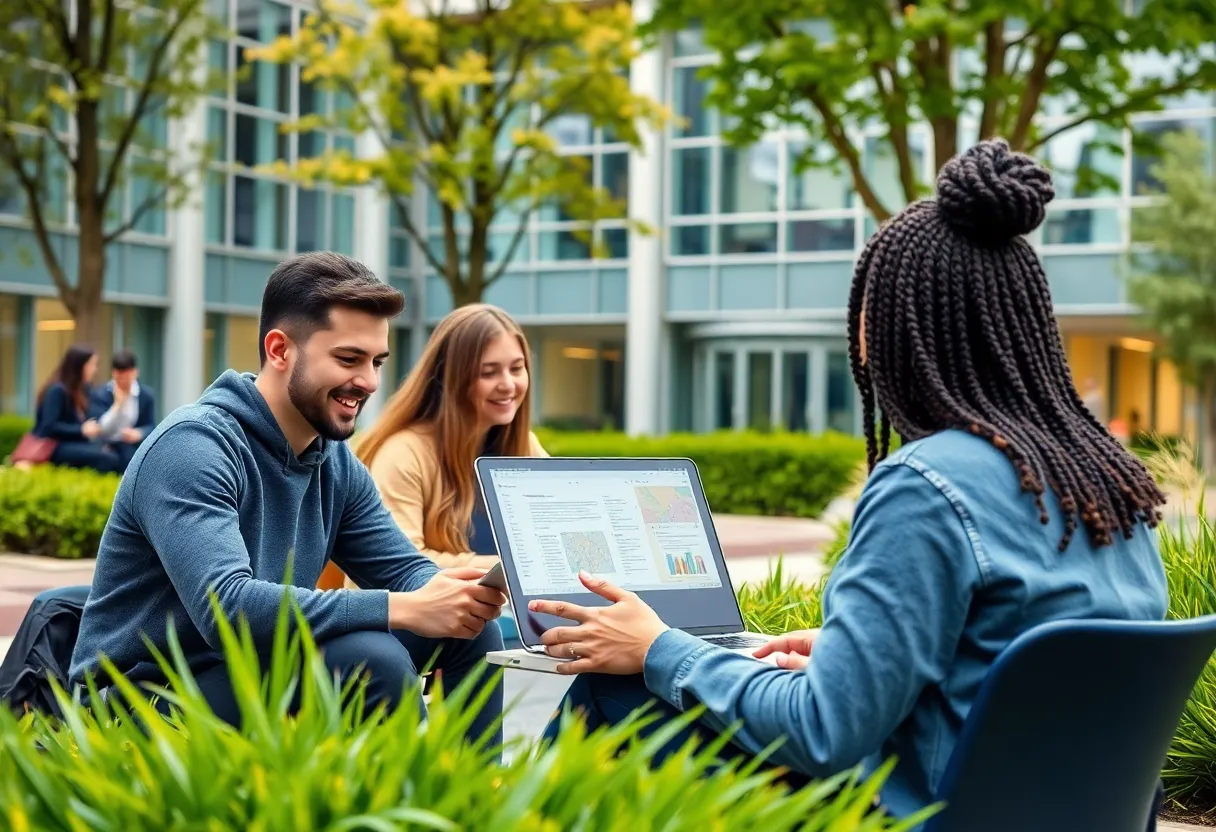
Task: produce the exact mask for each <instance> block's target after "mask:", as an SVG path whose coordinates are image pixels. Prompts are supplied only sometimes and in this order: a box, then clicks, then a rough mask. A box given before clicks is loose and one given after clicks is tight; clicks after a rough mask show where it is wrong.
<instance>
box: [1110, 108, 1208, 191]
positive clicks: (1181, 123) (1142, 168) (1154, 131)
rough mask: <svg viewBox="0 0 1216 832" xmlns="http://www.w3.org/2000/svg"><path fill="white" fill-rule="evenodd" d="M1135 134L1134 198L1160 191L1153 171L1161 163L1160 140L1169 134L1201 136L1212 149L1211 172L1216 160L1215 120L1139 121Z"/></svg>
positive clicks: (1133, 162)
mask: <svg viewBox="0 0 1216 832" xmlns="http://www.w3.org/2000/svg"><path fill="white" fill-rule="evenodd" d="M1134 129H1135V131H1136V134H1137V138H1138V140H1139V142H1138V143H1139V145H1140V147H1139V148H1138V149H1133V152H1132V183H1131V189H1132V195H1133V196H1139V195H1142V194H1146V193H1153V192H1160V190H1161V183H1160V181H1159V180H1158V179H1157V177H1156V176H1155V175H1154V174H1153V168H1154V167H1156V166H1157V165H1158V164H1159V163H1160V161H1161V153H1160V149H1161V138H1162V137H1163V136H1165V135H1166V134H1168V133H1180V132H1184V131H1185V132H1190V133H1194V134H1195V135H1197V136H1199V137H1200V138H1201V139H1203V141H1204V142H1206V143H1207V145H1208V148H1209V149H1210V154H1209V157H1208V169H1209V170H1211V169H1212V161H1213V159H1214V158H1216V117H1204V118H1167V119H1155V120H1153V121H1138V122H1136V124H1135V128H1134Z"/></svg>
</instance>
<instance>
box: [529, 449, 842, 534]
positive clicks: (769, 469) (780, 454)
mask: <svg viewBox="0 0 1216 832" xmlns="http://www.w3.org/2000/svg"><path fill="white" fill-rule="evenodd" d="M536 435H537V438H539V439H540V441H541V444H542V445H544V447H545V450H547V451H548V452H549V453H550V454H552V455H553V456H590V457H626V456H642V457H650V456H657V457H687V458H689V459H691V460H693V462H695V463H696V464H697V469H698V470H699V471H700V473H701V479H702V481H703V482H704V483H705V495H706V497H707V498H708V499H709V504H710V506H711V507H712V508H713V510H714V511H717V512H724V513H727V514H762V515H770V516H771V515H783V516H791V517H812V518H814V517H818V516H819V515H820V514H821V513H823V510H824V509H825V508H826V507H827V505H828V503H829V502H831V500H832V499H833V498H835V497H836V496H838V495H839V494H840V493H841V492H843V491H844V490H845V489H846V488H848V487H849V484H850V482H851V479H852V477H853V476H854V473H855V471H856V468H857V464H858V462H860V461H862V460H864V459H865V442H864V441H863V440H862V439H860V438H857V437H853V436H846V435H844V434H839V433H825V434H820V435H808V434H803V433H764V434H760V433H746V432H734V431H722V432H718V433H708V434H692V433H675V434H669V435H667V436H653V437H652V436H645V437H630V436H627V435H626V434H623V433H608V432H604V433H557V432H553V431H547V430H545V429H543V428H541V429H538V430H537V431H536Z"/></svg>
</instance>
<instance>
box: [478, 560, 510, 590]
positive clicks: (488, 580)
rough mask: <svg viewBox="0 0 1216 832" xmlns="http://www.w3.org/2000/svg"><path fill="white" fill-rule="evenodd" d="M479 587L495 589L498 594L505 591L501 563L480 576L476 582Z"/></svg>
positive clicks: (505, 583)
mask: <svg viewBox="0 0 1216 832" xmlns="http://www.w3.org/2000/svg"><path fill="white" fill-rule="evenodd" d="M477 583H478V584H479V585H480V586H488V587H493V588H494V589H497V590H498V591H500V592H506V591H507V576H506V574H505V573H504V572H503V571H502V561H499V562H498V563H496V564H494V568H493V569H491V570H490V571H489V572H487V573H486V574H484V575H482V576H481V580H479V581H478V582H477Z"/></svg>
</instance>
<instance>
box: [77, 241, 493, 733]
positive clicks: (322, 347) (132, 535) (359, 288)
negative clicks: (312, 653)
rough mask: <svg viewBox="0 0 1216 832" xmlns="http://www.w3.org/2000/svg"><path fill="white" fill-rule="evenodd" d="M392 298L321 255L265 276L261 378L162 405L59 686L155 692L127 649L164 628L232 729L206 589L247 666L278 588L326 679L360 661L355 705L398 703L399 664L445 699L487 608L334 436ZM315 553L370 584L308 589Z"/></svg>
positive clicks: (375, 360) (158, 678) (230, 378)
mask: <svg viewBox="0 0 1216 832" xmlns="http://www.w3.org/2000/svg"><path fill="white" fill-rule="evenodd" d="M403 305H404V298H403V297H402V295H401V293H400V292H399V291H397V290H396V289H394V288H392V287H391V286H389V285H388V284H386V283H382V282H381V281H379V280H377V279H376V277H375V275H373V274H372V273H371V272H369V271H368V270H367V269H366V268H365V267H364V266H362V265H361V264H359V263H357V262H356V261H354V260H351V259H350V258H347V257H343V256H342V255H340V254H334V253H330V252H310V253H308V254H302V255H300V256H298V257H293V258H291V259H288V260H285V261H284V262H282V263H281V264H279V266H278V267H277V268H276V269H275V271H274V273H273V274H271V275H270V279H269V281H268V282H267V284H266V289H265V293H264V294H263V298H262V314H261V324H260V330H259V349H260V352H261V358H262V366H261V370H260V371H259V372H258V374H257V375H256V376H254V375H252V374H238V373H236V372H233V371H231V370H230V371H228V372H226V373H225V374H224V375H223V376H221V377H220V378H219V379H218V380H216V381H215V383H214V384H212V385H211V387H210V388H208V389H207V390H206V391H205V392H204V393H203V395H202V398H200V399H199V401H198V402H197V403H196V404H194V405H191V406H188V407H183V408H180V409H178V410H176V411H174V412H173V413H172V414H171V415H170V416H168V417H167V418H166V419H165V420H164V421H162V422H161V423H160V424H159V425H158V426H157V427H156V429H155V430H153V431H152V433H151V434H150V435H149V436H148V438H147V439H145V440H144V442H143V443H142V445H141V446H140V448H139V450H138V452H136V454H135V457H134V459H132V461H131V466H130V467H129V468H128V469H127V472H126V475H125V476H124V477H123V480H122V483H121V485H120V486H119V488H118V494H117V496H116V497H115V500H114V508H113V510H112V512H111V514H110V518H109V520H108V522H107V523H106V528H105V533H104V534H103V535H102V540H101V548H100V551H99V552H98V554H97V567H96V570H95V572H94V575H93V586H92V590H91V592H90V594H89V600H88V604H87V605H86V607H85V609H84V615H83V618H82V620H81V622H80V636H79V639H78V641H77V643H76V648H75V651H74V653H73V655H72V663H71V669H70V672H69V679H70V682H71V684H73V685H76V684H81V683H83V682H84V679H85V674H86V673H93V674H97V673H98V671H99V662H98V654H99V653H104V654H105V655H106V656H108V657H109V659H110V660H111V661H112V662H113V663H114V664H115V666H116V667H117V668H118V670H119V671H120V672H121V673H123V674H124V675H125V676H126V677H127V678H128V679H130V680H131V681H133V682H136V683H137V684H138V683H139V682H153V683H157V684H164V679H163V675H162V674H161V672H160V669H159V668H158V667H157V665H156V662H155V661H154V658H153V654H152V652H151V650H150V649H149V647H148V644H146V643H145V637H146V638H147V639H148V640H150V642H151V643H152V644H153V645H155V647H156V648H158V649H159V650H160V652H161V653H162V654H165V655H168V635H167V629H168V626H169V625H168V623H167V622H169V621H172V626H173V627H174V629H175V631H176V635H177V639H178V641H179V642H180V644H181V646H182V650H183V652H184V653H185V656H186V658H187V660H188V662H189V664H190V668H191V670H192V671H193V674H194V676H195V679H196V681H197V684H198V687H199V688H200V689H201V691H202V694H203V696H204V697H205V698H206V699H207V701H208V702H209V703H210V704H211V707H212V709H213V710H214V711H215V713H216V714H217V716H219V717H220V718H221V719H223V720H225V721H227V722H230V723H232V724H239V721H240V718H241V715H240V711H239V709H238V706H237V702H236V698H235V696H234V694H233V690H232V684H231V682H230V679H229V670H228V667H227V664H226V663H225V661H224V655H223V653H222V644H221V641H220V635H219V629H218V627H217V623H216V620H215V616H214V614H213V612H212V606H211V602H210V599H209V597H208V596H209V592H210V591H214V592H215V594H216V596H217V598H218V603H219V606H220V609H221V614H222V615H224V616H225V617H226V618H227V619H228V620H229V621H230V622H232V623H233V624H236V623H237V622H238V620H239V618H240V617H241V616H244V617H245V618H246V619H247V620H248V623H249V627H250V630H251V632H252V635H253V640H254V644H255V647H256V649H257V650H258V651H259V652H260V653H261V654H262V655H266V654H267V653H268V652H269V650H270V648H271V645H272V644H273V641H274V635H275V629H276V622H277V618H278V614H279V607H280V604H281V602H282V599H283V596H284V595H285V594H288V593H290V594H291V595H292V596H293V597H294V599H295V601H296V602H297V603H298V605H299V607H300V609H301V611H302V612H303V614H304V616H305V618H306V619H307V621H308V624H309V626H310V628H311V630H312V634H313V636H314V638H315V639H316V641H317V643H318V647H319V648H320V651H321V653H322V655H323V656H324V661H325V663H326V664H327V665H328V666H329V667H330V668H331V670H333V671H336V672H338V673H340V674H343V675H345V674H350V673H352V672H355V671H356V669H358V668H360V667H362V668H363V671H362V672H363V673H365V674H366V675H368V676H369V677H370V682H369V685H368V688H367V704H368V707H369V708H370V707H373V706H375V705H378V704H382V703H383V704H387V705H388V706H389V707H390V708H391V707H393V706H395V705H396V704H397V703H398V702H399V701H400V699H401V697H402V696H403V695H406V694H409V693H411V692H416V691H417V689H416V688H413V687H412V685H413V682H414V681H415V680H416V678H417V674H418V669H419V668H422V667H424V666H426V665H427V664H428V663H429V662H430V661H431V660H432V659H433V658H435V654H436V653H438V657H437V664H436V667H437V668H438V669H439V670H440V671H442V672H443V674H444V677H445V682H446V683H447V685H448V686H449V689H451V688H454V687H455V686H456V685H458V684H459V683H460V682H461V681H462V679H464V678H465V677H466V676H467V675H468V674H469V673H470V672H472V671H474V670H475V669H478V668H480V666H481V665H482V664H483V663H484V660H485V655H486V653H487V652H489V651H491V650H498V649H501V647H502V636H501V634H500V633H499V629H498V624H497V622H496V620H495V619H496V618H497V617H498V615H499V611H500V608H501V606H502V604H503V603H505V601H506V598H505V596H504V595H503V594H502V593H501V592H498V591H497V590H494V589H490V588H489V587H482V586H478V585H477V580H478V579H479V578H481V577H482V576H483V575H484V574H485V570H481V569H473V568H468V567H466V568H462V569H451V570H445V571H440V570H439V569H438V568H437V567H436V566H435V564H434V563H432V562H431V561H430V560H429V559H428V558H426V557H423V556H422V555H420V554H418V551H417V549H415V548H414V545H413V544H412V543H411V542H410V540H409V538H407V537H406V536H405V535H404V534H402V533H401V530H400V529H399V528H397V524H396V523H394V522H393V519H392V517H390V516H389V513H388V511H386V510H385V508H384V505H383V504H382V503H381V501H380V495H379V494H378V493H377V492H376V486H375V485H374V484H373V483H372V480H371V477H369V476H368V473H367V469H366V468H364V467H363V466H362V465H360V464H359V462H358V461H357V460H356V459H355V458H354V456H353V455H352V454H351V452H350V448H349V447H348V446H347V445H346V442H345V440H346V439H347V438H349V437H350V435H351V434H352V432H353V431H354V429H355V420H356V418H357V417H358V415H359V411H360V410H361V409H362V407H363V404H364V402H366V401H367V397H368V396H370V395H371V394H372V393H374V392H375V390H376V388H377V386H378V385H379V378H380V368H381V366H382V365H383V363H384V360H385V358H386V357H387V355H388V332H389V322H390V320H391V319H392V318H393V317H395V316H396V315H398V314H400V312H401V309H402V306H403ZM289 558H290V559H291V570H292V571H291V583H290V584H284V583H283V581H284V580H285V576H286V574H287V567H288V560H289ZM330 559H333V560H334V561H335V562H336V563H337V564H338V565H339V566H340V567H341V568H342V569H343V570H344V571H345V572H346V573H347V574H349V575H353V576H354V577H355V578H356V579H358V580H359V581H360V582H361V583H362V584H364V585H374V586H377V587H381V588H382V591H366V592H352V591H349V590H343V589H337V590H331V591H319V590H317V589H316V588H315V587H316V583H317V578H318V577H319V576H320V574H321V570H322V569H323V568H324V567H325V565H326V563H327V562H328V561H329V560H330ZM98 684H99V685H101V686H105V685H109V684H110V681H109V680H108V679H106V678H104V677H103V678H100V679H98ZM480 684H482V685H492V686H493V687H492V688H491V692H490V696H489V698H488V701H487V702H486V705H485V707H484V708H483V709H482V710H481V711H479V713H478V714H477V716H476V719H475V720H474V722H473V724H472V726H471V728H470V735H471V736H470V739H472V738H475V737H481V736H483V734H484V732H486V731H489V730H492V731H493V734H492V735H491V736H490V738H489V739H490V741H491V743H492V745H494V746H500V745H501V742H502V728H501V724H498V725H495V723H496V722H497V721H498V720H499V718H500V717H501V715H502V706H503V696H502V684H501V681H500V680H498V681H496V677H493V676H489V675H486V676H484V677H483V678H482V679H481V680H480ZM407 686H411V687H407Z"/></svg>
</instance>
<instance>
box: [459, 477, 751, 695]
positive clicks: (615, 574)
mask: <svg viewBox="0 0 1216 832" xmlns="http://www.w3.org/2000/svg"><path fill="white" fill-rule="evenodd" d="M476 471H477V479H478V482H479V484H480V486H481V492H482V497H483V499H484V501H485V508H486V515H487V517H488V518H489V521H490V528H491V530H492V532H493V535H494V542H495V544H496V545H497V548H498V554H499V556H500V558H501V560H502V566H503V572H504V573H505V576H506V580H507V587H508V597H509V600H510V604H511V609H512V610H513V612H514V614H515V619H516V621H517V623H518V626H519V637H520V641H521V642H522V644H523V648H522V649H518V650H502V651H496V652H493V653H491V654H489V656H488V657H487V659H488V660H489V661H490V662H491V663H493V664H498V665H504V666H507V667H514V668H519V669H524V670H537V671H541V672H550V673H556V672H557V668H558V666H559V665H561V664H563V663H564V662H567V661H570V659H564V658H554V657H551V656H549V655H547V654H546V653H545V652H544V645H543V644H542V643H541V635H542V634H543V633H544V632H545V631H546V630H548V629H550V628H552V627H560V626H574V625H575V624H576V622H573V621H569V620H567V619H563V618H558V617H556V616H552V615H548V614H542V613H534V612H532V611H530V610H529V609H528V603H529V602H530V601H532V600H535V599H545V600H555V601H568V602H571V603H575V604H579V605H581V606H608V605H609V603H610V602H609V601H607V600H606V599H604V598H601V597H600V596H598V595H596V594H594V593H592V592H589V591H588V590H587V589H586V588H585V587H584V586H583V585H582V583H581V582H580V581H579V579H578V572H579V570H583V571H586V572H589V573H590V574H592V575H595V576H597V577H602V578H605V579H607V580H608V581H609V582H610V583H613V584H615V585H616V586H619V587H621V588H623V589H628V590H631V591H633V592H636V593H637V594H638V595H639V596H640V597H641V598H642V599H643V600H644V601H646V603H647V604H649V605H650V607H651V608H652V609H654V611H655V612H656V613H658V615H659V618H661V619H662V620H663V622H664V623H665V624H667V626H669V627H673V628H677V629H681V630H684V631H686V632H688V633H691V634H693V635H696V636H700V637H701V638H703V639H705V640H706V641H709V642H712V643H714V644H718V645H721V646H722V647H725V648H727V649H730V650H734V651H737V652H739V653H743V654H745V655H750V654H751V653H752V651H754V650H755V649H756V648H757V647H759V646H760V645H761V644H764V643H766V642H767V641H769V640H770V639H771V638H772V636H763V635H760V634H757V633H749V632H747V631H746V627H745V626H744V623H743V614H742V612H741V611H740V609H739V602H738V600H737V599H736V598H735V591H734V588H733V586H732V585H731V581H730V575H729V574H728V573H727V569H726V559H725V558H724V557H723V555H722V547H721V545H720V544H719V542H718V535H717V532H716V531H715V529H714V525H713V518H712V517H711V516H710V512H709V503H708V502H707V501H706V499H705V491H704V489H703V488H702V485H701V477H700V475H699V473H698V472H697V467H696V465H695V464H694V463H693V461H692V460H690V459H665V458H607V459H602V458H578V457H480V458H478V459H477V461H476Z"/></svg>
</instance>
